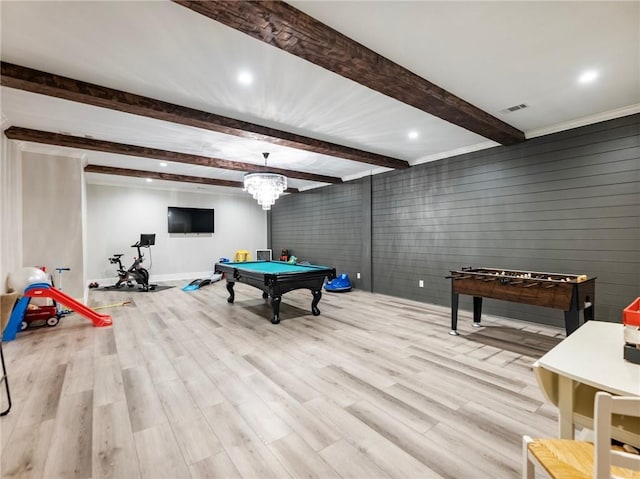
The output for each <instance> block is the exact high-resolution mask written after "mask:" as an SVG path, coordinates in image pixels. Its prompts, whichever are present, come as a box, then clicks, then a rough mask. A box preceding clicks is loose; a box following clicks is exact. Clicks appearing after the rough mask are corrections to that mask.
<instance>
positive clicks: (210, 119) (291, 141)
mask: <svg viewBox="0 0 640 479" xmlns="http://www.w3.org/2000/svg"><path fill="white" fill-rule="evenodd" d="M1 72H2V76H1V77H0V84H1V85H2V86H6V87H9V88H16V89H19V90H25V91H29V92H32V93H39V94H41V95H48V96H53V97H56V98H63V99H65V100H71V101H75V102H78V103H84V104H87V105H93V106H98V107H102V108H108V109H110V110H117V111H123V112H126V113H131V114H133V115H139V116H145V117H148V118H154V119H157V120H163V121H168V122H171V123H179V124H181V125H187V126H193V127H196V128H202V129H205V130H211V131H215V132H217V133H224V134H226V135H233V136H239V137H241V138H248V139H251V140H257V141H264V142H268V143H273V144H276V145H280V146H286V147H289V148H296V149H298V150H305V151H310V152H312V153H318V154H322V155H327V156H334V157H337V158H344V159H347V160H352V161H357V162H360V163H367V164H371V165H375V166H381V167H385V168H392V169H403V168H409V162H407V161H404V160H399V159H396V158H391V157H389V156H384V155H378V154H376V153H370V152H367V151H362V150H357V149H355V148H350V147H348V146H342V145H337V144H335V143H329V142H327V141H322V140H317V139H315V138H308V137H305V136H301V135H296V134H294V133H289V132H286V131H281V130H276V129H274V128H268V127H266V126H260V125H256V124H254V123H248V122H246V121H241V120H235V119H233V118H228V117H224V116H220V115H215V114H213V113H208V112H205V111H200V110H195V109H193V108H187V107H184V106H180V105H174V104H172V103H167V102H164V101H161V100H156V99H153V98H148V97H144V96H140V95H136V94H134V93H127V92H123V91H120V90H114V89H113V88H108V87H104V86H99V85H94V84H92V83H86V82H83V81H80V80H74V79H72V78H67V77H63V76H59V75H54V74H52V73H47V72H42V71H39V70H34V69H32V68H26V67H23V66H20V65H14V64H12V63H7V62H2V64H1Z"/></svg>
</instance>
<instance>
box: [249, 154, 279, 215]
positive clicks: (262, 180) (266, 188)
mask: <svg viewBox="0 0 640 479" xmlns="http://www.w3.org/2000/svg"><path fill="white" fill-rule="evenodd" d="M262 156H264V166H267V158H268V157H269V153H263V154H262ZM286 189H287V177H286V176H283V175H280V174H278V173H270V172H268V171H264V172H259V173H245V175H244V191H248V192H249V193H250V194H251V195H252V196H253V199H255V200H257V201H258V204H259V205H261V206H262V209H263V210H270V209H271V205H273V204H275V202H276V200H277V199H278V197H279V196H280V195H281V194H282V193H283V192H284V190H286Z"/></svg>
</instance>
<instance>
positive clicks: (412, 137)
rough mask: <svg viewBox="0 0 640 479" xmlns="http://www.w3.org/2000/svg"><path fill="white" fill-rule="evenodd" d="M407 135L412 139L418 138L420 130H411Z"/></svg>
mask: <svg viewBox="0 0 640 479" xmlns="http://www.w3.org/2000/svg"><path fill="white" fill-rule="evenodd" d="M407 136H408V137H409V139H410V140H415V139H416V138H418V136H419V135H418V132H417V131H416V130H411V131H410V132H409V133H408V134H407Z"/></svg>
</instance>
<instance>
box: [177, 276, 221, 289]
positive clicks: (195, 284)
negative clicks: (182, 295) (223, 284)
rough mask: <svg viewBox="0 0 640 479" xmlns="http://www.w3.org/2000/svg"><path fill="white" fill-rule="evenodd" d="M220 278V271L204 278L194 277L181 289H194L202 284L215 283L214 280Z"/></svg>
mask: <svg viewBox="0 0 640 479" xmlns="http://www.w3.org/2000/svg"><path fill="white" fill-rule="evenodd" d="M221 279H222V274H221V273H213V274H212V275H211V276H210V277H208V278H204V279H194V280H193V281H191V283H189V284H188V285H186V286H185V287H184V288H182V291H195V290H196V289H200V288H201V287H203V286H206V285H208V284H211V283H215V282H216V281H220V280H221Z"/></svg>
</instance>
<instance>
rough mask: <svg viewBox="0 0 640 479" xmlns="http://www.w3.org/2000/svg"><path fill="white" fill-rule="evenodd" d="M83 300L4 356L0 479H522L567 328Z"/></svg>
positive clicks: (186, 299) (204, 296) (416, 308)
mask: <svg viewBox="0 0 640 479" xmlns="http://www.w3.org/2000/svg"><path fill="white" fill-rule="evenodd" d="M173 284H174V285H175V286H176V287H175V288H173V289H169V290H165V291H160V292H153V293H136V292H134V293H131V292H103V291H91V293H90V304H91V305H93V306H99V305H110V304H113V303H118V302H121V301H127V300H131V301H132V303H131V304H129V305H126V306H120V307H113V308H110V309H108V310H107V311H109V312H110V314H111V315H112V317H113V321H114V324H113V326H112V327H107V328H94V327H93V325H92V324H91V323H90V322H89V321H87V320H84V319H82V318H80V317H79V316H77V315H71V316H68V317H66V318H64V319H63V320H62V322H61V324H60V325H59V326H57V327H55V328H41V329H33V330H28V331H26V332H24V333H20V334H19V335H18V338H17V339H16V340H15V341H11V342H8V343H4V352H5V357H6V360H7V367H8V371H9V382H10V386H11V392H12V396H13V400H14V407H13V409H12V411H11V413H10V414H9V415H8V416H6V417H3V418H1V419H0V428H1V446H2V452H1V456H2V457H1V463H0V464H1V467H2V469H1V471H0V472H1V474H0V476H1V477H2V478H13V477H32V478H40V477H45V478H58V477H60V478H72V477H77V478H89V477H91V478H123V479H124V478H126V479H128V478H144V479H158V478H163V477H166V478H188V477H194V478H196V477H221V478H238V477H242V478H260V479H263V478H270V477H272V478H288V477H295V478H298V477H305V478H307V477H318V478H340V477H343V478H389V477H392V478H402V479H406V478H438V477H443V478H470V479H473V478H516V477H518V476H519V471H520V457H521V453H520V448H521V445H520V444H521V443H520V438H521V435H522V434H525V433H526V434H530V435H533V436H553V435H555V433H556V411H555V408H553V407H552V406H551V405H549V404H546V403H545V401H544V399H543V397H542V395H541V392H540V391H539V389H538V386H537V384H536V381H535V378H534V376H533V373H532V371H531V364H532V362H533V361H534V360H535V359H536V358H538V357H540V356H541V355H542V354H543V353H544V352H546V351H547V350H549V349H551V348H552V347H553V346H554V345H555V344H557V343H558V342H559V341H560V340H561V339H562V338H563V337H564V333H563V331H562V330H560V329H557V328H551V327H546V326H539V325H536V324H532V323H527V322H524V321H510V320H505V319H500V318H491V317H489V316H488V317H486V318H483V323H484V324H485V327H484V328H482V329H479V330H476V329H473V328H471V327H470V325H471V319H470V315H469V314H466V313H461V317H460V332H461V333H462V335H461V336H459V337H453V336H450V335H449V334H447V333H448V332H449V315H450V311H449V309H448V308H444V307H439V306H433V305H428V304H424V303H419V302H414V301H408V300H402V299H398V298H393V297H388V296H383V295H376V294H370V293H367V292H363V291H352V292H350V293H342V294H335V293H334V294H331V293H324V294H323V298H322V300H321V301H320V304H319V307H320V310H321V311H322V314H321V315H320V316H318V317H314V316H312V315H311V313H310V304H311V294H310V292H309V291H307V290H298V291H293V292H291V293H288V294H286V295H284V296H283V300H282V303H281V309H280V312H281V320H282V322H281V324H279V325H272V324H271V323H270V321H269V318H270V316H271V308H270V306H269V305H268V303H267V302H265V301H264V300H263V299H262V298H261V292H260V291H259V290H257V289H254V288H252V287H249V286H246V285H243V284H237V285H236V288H235V289H236V302H235V304H233V305H231V304H228V303H227V301H226V298H227V291H226V289H225V285H224V282H220V283H216V284H213V285H210V286H207V287H205V288H203V289H201V290H199V291H194V292H190V293H186V292H183V291H181V289H180V287H181V286H183V284H185V282H180V283H177V282H176V283H173Z"/></svg>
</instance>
